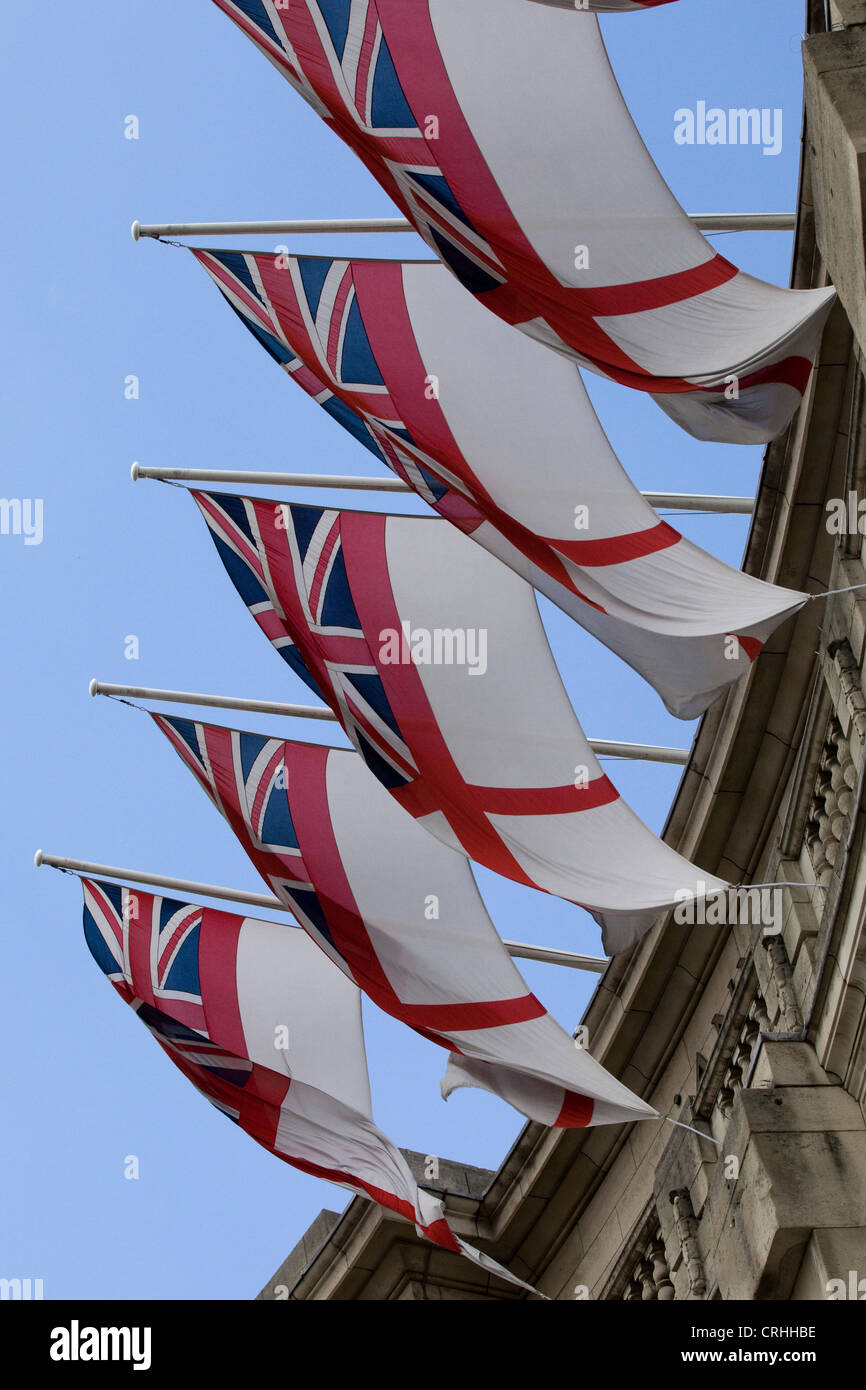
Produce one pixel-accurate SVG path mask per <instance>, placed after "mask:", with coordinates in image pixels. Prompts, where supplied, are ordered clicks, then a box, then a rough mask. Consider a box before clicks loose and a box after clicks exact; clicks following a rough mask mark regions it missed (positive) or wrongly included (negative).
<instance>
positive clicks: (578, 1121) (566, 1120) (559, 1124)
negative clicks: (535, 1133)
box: [551, 1091, 595, 1129]
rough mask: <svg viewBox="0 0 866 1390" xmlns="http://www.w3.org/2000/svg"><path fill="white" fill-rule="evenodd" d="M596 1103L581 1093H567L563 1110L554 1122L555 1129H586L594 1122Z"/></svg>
mask: <svg viewBox="0 0 866 1390" xmlns="http://www.w3.org/2000/svg"><path fill="white" fill-rule="evenodd" d="M594 1108H595V1101H594V1100H592V1098H591V1097H590V1096H582V1095H581V1094H580V1092H579V1091H566V1092H565V1100H564V1101H563V1102H562V1108H561V1110H560V1112H559V1114H558V1115H557V1117H556V1119H555V1120H554V1121H553V1125H552V1126H551V1128H553V1129H585V1128H586V1126H587V1125H588V1124H589V1123H590V1121H591V1120H592V1112H593V1110H594Z"/></svg>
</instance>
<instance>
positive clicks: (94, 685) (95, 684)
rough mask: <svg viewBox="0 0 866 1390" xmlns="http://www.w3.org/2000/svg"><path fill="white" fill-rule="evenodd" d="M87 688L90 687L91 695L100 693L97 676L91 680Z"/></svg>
mask: <svg viewBox="0 0 866 1390" xmlns="http://www.w3.org/2000/svg"><path fill="white" fill-rule="evenodd" d="M87 689H88V691H89V692H90V694H91V695H98V694H99V681H98V680H97V679H96V677H95V676H94V677H93V680H92V681H91V682H90V684H89V686H88V687H87Z"/></svg>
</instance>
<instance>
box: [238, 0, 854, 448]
mask: <svg viewBox="0 0 866 1390" xmlns="http://www.w3.org/2000/svg"><path fill="white" fill-rule="evenodd" d="M215 3H216V4H217V5H218V6H219V7H220V9H222V10H223V11H224V12H225V13H226V14H227V15H228V16H229V17H230V18H231V19H233V20H234V21H235V23H236V24H237V25H238V26H239V27H240V28H241V29H242V30H243V31H244V32H245V33H246V34H248V35H249V37H251V38H252V39H253V41H254V42H255V43H256V44H257V45H258V47H259V48H260V49H261V50H262V51H263V52H264V54H265V55H266V57H268V58H269V59H270V60H271V62H272V63H274V65H275V66H276V67H277V68H278V69H279V70H280V71H281V72H282V73H283V75H284V76H285V77H286V78H287V79H288V81H289V82H290V83H291V84H292V86H293V87H294V88H295V89H296V90H297V91H298V92H300V93H301V95H302V96H304V97H305V99H306V100H307V101H309V102H310V104H311V105H312V106H313V108H314V109H315V110H316V111H317V112H318V113H319V114H320V115H321V116H322V117H323V119H324V120H325V121H326V122H327V124H328V125H329V126H330V127H331V128H332V129H333V130H334V131H336V132H337V134H339V135H340V136H341V137H342V139H343V140H345V141H346V143H347V144H348V145H349V146H350V147H351V148H352V149H353V150H354V151H355V153H356V154H357V155H358V156H359V157H360V158H361V159H362V160H363V162H364V164H365V165H366V167H367V168H368V169H369V170H370V171H371V172H372V173H373V175H374V176H375V177H376V178H377V179H378V180H379V182H380V183H381V184H382V186H383V187H384V188H385V190H386V191H387V192H388V193H389V194H390V196H391V197H392V198H393V199H394V201H395V203H397V205H398V206H399V207H400V208H401V210H402V211H403V212H404V213H405V215H406V216H407V217H408V218H409V219H410V220H411V222H412V223H413V224H414V226H415V227H416V229H417V230H418V231H419V233H420V234H421V236H422V237H423V238H424V239H425V241H426V242H427V243H428V245H429V246H431V247H432V249H433V250H434V251H435V252H436V254H437V256H439V258H440V259H441V260H442V261H444V262H445V264H446V265H447V266H448V267H449V268H450V269H451V271H452V272H453V273H454V274H455V275H456V277H457V279H458V280H459V281H460V283H461V284H462V285H463V286H464V287H465V288H466V289H467V290H469V291H470V293H472V294H474V295H475V296H476V297H477V298H478V299H479V300H480V301H481V303H483V304H484V305H486V307H487V308H488V309H490V310H491V311H492V312H493V313H495V314H498V315H499V317H500V318H502V319H504V320H506V322H508V323H510V324H512V325H514V326H516V327H518V328H520V329H522V330H523V331H524V332H525V333H528V334H529V335H530V337H533V338H536V339H538V341H539V342H542V343H544V344H545V345H546V346H547V347H548V348H552V349H553V350H554V351H556V352H559V353H563V354H565V355H566V356H567V357H568V358H570V359H571V360H572V361H574V362H577V363H579V364H581V365H583V366H586V367H589V368H590V369H591V370H593V371H595V372H598V373H600V374H601V375H603V376H606V377H608V378H610V379H611V380H613V381H616V382H619V383H621V384H623V385H626V386H630V387H633V388H636V389H638V390H641V391H647V392H649V393H650V394H651V395H652V396H653V397H654V399H655V400H656V401H657V402H658V404H659V405H660V406H661V407H662V409H663V410H665V411H666V412H667V413H668V415H670V416H671V418H672V419H673V420H675V421H676V423H677V424H679V425H680V426H682V428H683V429H685V430H687V431H688V432H689V433H691V434H693V435H695V436H696V437H697V438H699V439H711V440H720V441H726V442H729V443H737V444H756V443H764V442H766V441H768V440H770V439H774V438H775V437H776V436H777V435H778V434H780V433H781V431H782V430H783V429H784V428H785V426H786V425H787V423H788V421H789V420H790V419H791V416H792V415H793V414H794V411H795V410H796V409H797V407H798V405H799V404H800V401H801V399H802V395H803V392H804V391H805V389H806V384H807V382H808V379H809V374H810V371H811V367H812V363H813V360H814V357H815V354H816V352H817V350H818V347H819V345H820V339H821V333H822V329H823V324H824V320H825V319H826V316H827V314H828V312H829V310H830V306H831V304H832V302H833V298H834V291H833V290H832V289H815V290H803V291H795V290H788V289H780V288H778V287H777V286H775V285H770V284H766V283H764V282H763V281H760V280H756V279H755V278H754V277H752V276H750V275H746V274H744V273H743V272H741V271H738V270H737V267H736V266H734V265H732V264H731V263H730V261H727V260H725V258H724V257H723V256H720V255H717V254H716V252H715V250H714V249H713V247H712V246H711V245H710V243H709V242H708V241H707V240H706V239H705V238H704V237H703V236H702V235H701V233H700V232H699V231H698V230H697V228H696V227H694V226H693V225H692V224H691V223H690V221H689V219H688V217H687V216H686V214H685V213H684V212H683V210H682V208H681V207H680V206H679V204H678V203H677V202H676V200H675V198H674V197H673V195H672V194H671V192H670V190H669V189H668V188H667V186H666V184H665V183H664V181H663V179H662V177H661V175H660V174H659V172H658V170H657V169H656V167H655V164H654V163H653V161H652V159H651V158H650V156H649V154H648V152H647V150H646V148H645V146H644V144H643V142H642V140H641V138H640V136H639V134H638V132H637V129H636V127H635V125H634V123H633V121H632V119H631V116H630V115H629V112H628V108H627V107H626V105H625V102H624V101H623V98H622V95H621V93H620V91H619V88H618V86H617V83H616V79H615V77H614V75H613V72H612V71H611V68H610V64H609V62H608V59H607V54H606V52H605V49H604V44H603V41H602V38H601V33H600V30H599V27H598V21H597V20H596V18H595V16H594V15H591V14H586V13H584V14H573V13H572V14H569V13H566V12H565V10H564V9H561V8H559V7H552V6H546V5H538V4H530V3H527V0H472V4H471V5H469V4H467V3H466V0H297V3H294V4H292V5H290V6H288V7H287V8H282V9H277V8H275V7H274V6H267V7H265V6H263V5H262V4H261V0H215ZM725 114H727V113H725ZM731 114H732V116H733V117H734V118H735V123H736V126H737V130H740V129H741V127H742V131H743V132H744V135H743V138H746V139H748V138H750V132H751V136H752V137H754V134H755V131H756V130H757V135H758V137H759V138H760V139H762V140H763V135H762V131H763V126H762V124H761V122H762V116H761V113H760V112H758V111H757V110H755V112H754V116H755V117H757V128H756V127H755V125H754V121H753V117H752V113H751V112H749V111H746V110H745V109H744V110H743V111H742V113H740V112H739V111H733V112H732V113H731ZM770 114H772V113H770ZM735 134H736V132H735ZM737 138H739V137H737Z"/></svg>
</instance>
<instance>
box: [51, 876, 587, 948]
mask: <svg viewBox="0 0 866 1390" xmlns="http://www.w3.org/2000/svg"><path fill="white" fill-rule="evenodd" d="M33 863H34V864H35V866H36V868H37V869H41V868H43V867H46V868H49V869H61V870H63V871H64V872H65V873H72V874H83V875H84V876H85V877H87V878H117V879H124V880H126V881H127V882H129V883H142V884H144V885H145V886H147V887H150V888H168V889H169V890H170V891H171V892H174V893H192V894H193V896H194V897H202V898H219V899H220V900H221V901H222V902H229V903H235V904H237V905H239V906H244V907H260V908H261V907H264V908H267V909H268V910H269V911H272V912H291V910H292V909H291V908H290V907H287V906H286V904H285V903H281V902H280V900H279V898H272V897H269V896H268V895H267V894H265V893H245V892H243V891H242V890H240V889H237V888H222V887H220V886H219V885H218V884H215V883H197V882H196V881H195V880H194V879H188V878H169V877H168V876H167V875H165V874H153V873H144V872H141V871H140V870H138V869H121V868H118V867H117V865H115V864H93V863H91V862H90V861H88V860H86V859H66V858H61V857H60V856H59V855H56V854H45V852H44V851H43V850H41V849H38V850H37V851H36V853H35V855H34V856H33ZM286 925H287V926H290V927H294V928H296V929H297V930H299V931H300V930H301V928H300V927H299V926H298V923H297V922H288V923H287V924H286ZM502 944H503V946H504V947H505V949H506V950H507V952H508V954H509V955H510V956H517V957H519V958H521V959H523V960H536V961H541V962H542V963H543V964H546V965H564V966H565V967H566V968H567V969H569V970H585V971H588V972H589V973H590V974H594V975H603V974H604V972H605V970H606V969H607V966H608V962H607V961H606V960H605V959H604V958H603V957H601V956H583V955H578V954H577V953H576V952H574V951H559V950H557V949H556V948H555V947H552V946H532V945H530V944H529V943H528V942H525V941H503V942H502Z"/></svg>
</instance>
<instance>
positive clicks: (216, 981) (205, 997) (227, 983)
mask: <svg viewBox="0 0 866 1390" xmlns="http://www.w3.org/2000/svg"><path fill="white" fill-rule="evenodd" d="M243 921H244V919H243V918H242V917H238V916H237V915H235V914H234V913H231V912H221V911H220V910H219V909H218V908H213V907H209V908H207V909H206V911H205V914H204V920H203V921H202V928H201V932H200V934H199V950H198V970H199V981H200V985H201V998H202V1004H203V1006H204V1016H205V1022H206V1025H207V1031H208V1037H210V1038H212V1039H213V1041H214V1042H216V1043H219V1045H220V1047H222V1048H225V1050H226V1052H234V1053H236V1054H237V1056H238V1057H246V1056H247V1043H246V1038H245V1037H244V1029H243V1024H242V1022H241V1011H240V1005H239V1003H238V981H237V961H238V941H239V939H240V934H241V928H242V927H243Z"/></svg>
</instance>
